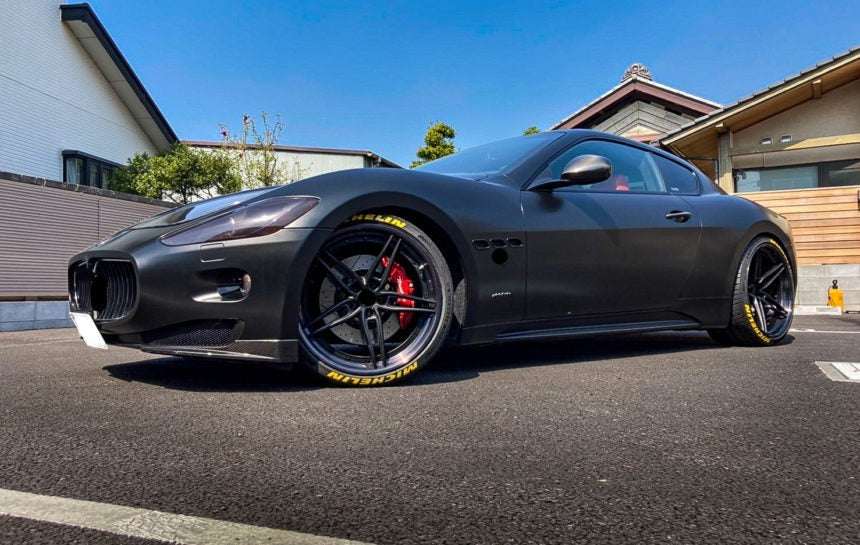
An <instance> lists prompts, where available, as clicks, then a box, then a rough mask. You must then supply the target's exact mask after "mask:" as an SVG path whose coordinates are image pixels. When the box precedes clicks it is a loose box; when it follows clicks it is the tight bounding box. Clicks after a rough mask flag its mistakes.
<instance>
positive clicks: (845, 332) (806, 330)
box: [789, 328, 860, 335]
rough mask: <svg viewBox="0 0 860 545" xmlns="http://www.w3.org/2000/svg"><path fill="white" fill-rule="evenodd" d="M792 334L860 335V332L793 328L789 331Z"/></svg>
mask: <svg viewBox="0 0 860 545" xmlns="http://www.w3.org/2000/svg"><path fill="white" fill-rule="evenodd" d="M789 331H790V332H791V333H843V334H846V335H860V331H821V330H818V329H805V328H798V329H795V328H791V329H789Z"/></svg>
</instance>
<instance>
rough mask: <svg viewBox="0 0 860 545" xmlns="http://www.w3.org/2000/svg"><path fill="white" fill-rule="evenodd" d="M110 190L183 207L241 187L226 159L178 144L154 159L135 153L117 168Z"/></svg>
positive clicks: (231, 164) (232, 165) (229, 162)
mask: <svg viewBox="0 0 860 545" xmlns="http://www.w3.org/2000/svg"><path fill="white" fill-rule="evenodd" d="M110 188H111V189H114V190H116V191H123V192H126V193H136V194H138V195H143V196H144V197H150V198H153V199H164V200H170V201H173V202H177V203H180V204H187V203H189V202H192V201H196V200H200V199H206V198H209V197H214V196H215V195H220V194H225V193H233V192H235V191H239V190H240V189H241V188H242V184H241V180H240V179H239V176H238V175H237V174H236V166H235V165H234V164H233V163H232V162H231V161H230V160H229V158H226V157H224V156H222V155H220V154H217V153H211V152H208V151H204V150H199V149H192V148H189V147H188V146H187V145H186V144H184V143H182V142H179V143H177V144H174V145H173V146H172V147H171V149H170V151H168V152H166V153H163V154H161V155H157V156H155V157H150V156H148V155H147V154H145V153H136V154H135V155H134V157H132V158H130V159H129V160H128V165H127V166H125V167H121V168H119V169H117V172H116V173H115V174H114V178H113V181H112V182H111V185H110Z"/></svg>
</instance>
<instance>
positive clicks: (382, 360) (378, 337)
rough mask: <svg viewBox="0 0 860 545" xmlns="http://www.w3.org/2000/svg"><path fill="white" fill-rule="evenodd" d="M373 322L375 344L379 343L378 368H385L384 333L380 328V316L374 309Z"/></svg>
mask: <svg viewBox="0 0 860 545" xmlns="http://www.w3.org/2000/svg"><path fill="white" fill-rule="evenodd" d="M373 320H374V321H375V322H376V342H377V343H379V367H385V362H386V360H387V359H388V356H387V355H386V354H385V331H384V330H383V328H382V315H381V314H380V313H379V309H378V308H376V307H374V309H373Z"/></svg>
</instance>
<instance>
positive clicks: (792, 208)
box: [737, 186, 860, 265]
mask: <svg viewBox="0 0 860 545" xmlns="http://www.w3.org/2000/svg"><path fill="white" fill-rule="evenodd" d="M737 195H738V196H740V197H744V198H746V199H749V200H751V201H754V202H757V203H759V204H761V205H764V206H767V207H768V208H770V209H771V210H773V211H775V212H777V213H779V214H782V215H783V216H785V217H786V218H788V221H789V223H791V229H792V233H793V235H794V242H795V248H796V250H797V262H798V263H799V264H801V265H824V264H836V263H860V187H858V186H849V187H828V188H816V189H796V190H792V191H763V192H757V193H738V194H737Z"/></svg>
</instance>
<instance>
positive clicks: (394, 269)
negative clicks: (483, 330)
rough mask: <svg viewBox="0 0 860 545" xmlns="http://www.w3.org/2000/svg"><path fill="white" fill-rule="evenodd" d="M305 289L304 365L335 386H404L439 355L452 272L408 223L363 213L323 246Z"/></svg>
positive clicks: (302, 318)
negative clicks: (405, 380)
mask: <svg viewBox="0 0 860 545" xmlns="http://www.w3.org/2000/svg"><path fill="white" fill-rule="evenodd" d="M302 289H303V291H302V306H301V311H300V327H299V335H300V339H301V347H302V351H303V357H304V361H305V363H307V364H308V365H309V366H310V368H311V369H312V370H314V371H315V372H316V373H318V374H319V375H320V376H322V377H324V378H325V379H327V380H328V381H330V382H335V383H338V384H344V385H355V386H371V385H382V384H388V383H391V382H396V381H399V380H402V379H403V378H404V377H406V376H408V375H411V374H412V373H414V372H415V371H417V370H418V369H420V368H421V367H423V366H424V365H425V364H426V363H427V362H428V361H429V360H430V359H431V358H432V357H433V356H434V355H435V354H436V352H437V351H438V350H439V348H440V347H441V345H442V343H443V342H444V340H445V337H446V334H447V331H448V328H449V326H450V323H451V314H452V311H451V305H452V299H453V288H452V281H451V273H450V272H449V270H448V267H447V265H446V264H445V260H444V258H443V257H442V253H441V252H440V251H439V248H438V247H437V246H436V245H435V244H434V243H433V241H432V240H431V239H430V237H428V236H427V235H426V234H425V233H424V232H423V231H421V230H420V229H418V228H417V227H416V226H414V225H412V224H411V223H409V222H407V221H406V220H404V219H402V218H399V217H395V216H390V215H379V214H359V215H357V216H354V218H353V220H351V221H350V223H349V224H347V225H346V226H345V227H343V228H341V229H338V230H336V231H335V232H334V234H332V236H331V237H330V238H329V240H327V241H326V243H325V244H324V245H323V247H322V249H320V251H319V253H318V254H317V255H316V258H315V259H314V262H313V264H312V265H311V267H310V269H309V270H308V273H307V276H306V278H305V282H304V286H303V288H302Z"/></svg>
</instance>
